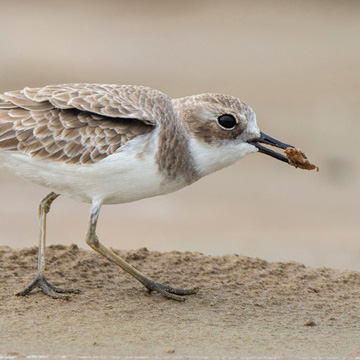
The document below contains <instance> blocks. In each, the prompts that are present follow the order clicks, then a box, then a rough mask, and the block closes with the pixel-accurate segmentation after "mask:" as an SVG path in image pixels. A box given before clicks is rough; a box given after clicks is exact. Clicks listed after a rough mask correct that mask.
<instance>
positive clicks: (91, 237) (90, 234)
mask: <svg viewBox="0 0 360 360" xmlns="http://www.w3.org/2000/svg"><path fill="white" fill-rule="evenodd" d="M99 212H100V206H93V208H92V209H91V217H90V222H89V227H88V231H87V234H86V243H87V244H88V245H89V246H90V247H91V248H93V249H94V250H95V251H97V252H98V253H100V254H101V255H103V256H105V257H106V258H107V259H108V260H110V261H111V262H113V263H115V264H116V265H118V266H120V267H121V268H122V269H123V270H125V271H126V272H128V273H129V274H130V275H132V276H133V277H134V278H135V279H136V280H138V281H140V282H141V283H142V284H143V285H144V286H145V287H146V288H147V289H148V290H149V292H152V291H156V292H158V293H159V294H161V295H163V296H165V297H167V298H170V299H173V300H177V301H184V300H185V299H184V298H183V297H181V296H178V295H192V294H196V293H197V291H198V289H197V288H193V289H175V288H172V287H170V286H167V285H162V284H160V283H157V282H155V281H153V280H151V279H149V278H147V277H146V276H145V275H144V274H142V273H141V272H140V271H138V270H136V269H135V268H134V267H133V266H131V265H130V264H129V263H127V262H126V261H125V260H123V259H122V258H121V257H119V256H117V255H116V254H115V253H114V252H113V251H111V250H110V249H108V248H106V247H105V246H104V245H102V244H101V243H100V241H99V239H98V237H97V235H96V224H97V220H98V217H99Z"/></svg>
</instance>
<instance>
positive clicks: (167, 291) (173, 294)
mask: <svg viewBox="0 0 360 360" xmlns="http://www.w3.org/2000/svg"><path fill="white" fill-rule="evenodd" d="M144 286H145V287H146V288H147V289H148V291H149V293H151V292H152V291H156V292H157V293H159V294H161V295H162V296H164V297H166V298H169V299H173V300H176V301H185V300H186V299H185V298H183V296H184V295H194V294H196V293H197V292H198V291H199V288H192V289H176V288H173V287H171V286H167V285H163V284H160V283H158V282H155V281H152V280H149V279H148V281H147V282H146V284H144Z"/></svg>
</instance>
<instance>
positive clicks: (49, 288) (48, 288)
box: [15, 274, 81, 300]
mask: <svg viewBox="0 0 360 360" xmlns="http://www.w3.org/2000/svg"><path fill="white" fill-rule="evenodd" d="M36 287H38V288H40V289H41V290H42V292H43V293H45V294H46V295H49V296H51V297H52V298H53V299H62V300H69V296H64V295H60V294H64V293H69V294H78V293H80V292H81V290H78V289H62V288H59V287H57V286H54V285H52V284H50V283H49V282H48V281H47V280H46V278H45V277H44V276H43V275H40V274H38V275H36V277H35V280H34V281H33V282H32V283H31V284H30V285H29V286H28V287H26V288H25V289H24V290H23V291H19V292H17V293H16V294H15V295H16V296H26V295H28V294H29V293H30V292H31V291H32V290H33V289H35V288H36Z"/></svg>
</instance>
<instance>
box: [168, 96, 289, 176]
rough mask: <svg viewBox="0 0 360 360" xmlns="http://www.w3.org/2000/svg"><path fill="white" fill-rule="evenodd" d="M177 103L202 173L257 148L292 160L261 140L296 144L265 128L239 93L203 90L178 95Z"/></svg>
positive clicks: (174, 101) (229, 163) (281, 146)
mask: <svg viewBox="0 0 360 360" xmlns="http://www.w3.org/2000/svg"><path fill="white" fill-rule="evenodd" d="M173 107H174V110H175V111H176V113H177V115H178V118H179V119H180V120H181V122H182V123H183V125H184V127H185V129H186V131H187V133H188V135H189V139H190V140H189V147H190V152H191V155H192V157H193V160H194V162H195V165H196V168H197V171H198V172H199V174H200V175H201V176H205V175H207V174H210V173H212V172H214V171H217V170H220V169H222V168H224V167H227V166H229V165H231V164H233V163H235V162H236V161H238V160H240V159H241V158H242V157H243V156H245V155H247V154H250V153H254V152H257V151H259V152H262V153H264V154H267V155H270V156H272V157H274V158H276V159H278V160H281V161H285V162H288V159H287V158H286V157H285V156H284V155H282V154H280V153H277V152H275V151H272V150H270V149H268V148H266V147H265V146H263V145H261V143H265V144H268V145H271V146H275V147H278V148H281V149H286V148H288V147H293V146H291V145H288V144H284V143H282V142H280V141H278V140H276V139H274V138H272V137H270V136H268V135H266V134H264V133H263V132H261V131H260V130H259V128H258V126H257V123H256V115H255V113H254V111H253V110H252V109H251V108H250V106H249V105H247V104H246V103H244V102H242V101H241V100H239V99H237V98H235V97H232V96H229V95H222V94H201V95H195V96H189V97H186V98H181V99H174V100H173Z"/></svg>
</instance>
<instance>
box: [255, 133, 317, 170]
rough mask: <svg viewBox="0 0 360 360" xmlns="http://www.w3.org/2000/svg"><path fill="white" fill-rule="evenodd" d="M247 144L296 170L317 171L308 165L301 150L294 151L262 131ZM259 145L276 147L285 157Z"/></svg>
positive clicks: (291, 147) (292, 147) (313, 166)
mask: <svg viewBox="0 0 360 360" xmlns="http://www.w3.org/2000/svg"><path fill="white" fill-rule="evenodd" d="M249 144H252V145H254V146H256V147H257V148H258V150H259V152H261V153H263V154H266V155H269V156H271V157H273V158H275V159H278V160H280V161H284V162H286V163H288V164H289V165H292V166H294V167H296V168H299V169H305V170H315V169H316V171H319V168H318V167H317V166H316V165H314V164H311V163H310V161H309V160H308V159H307V157H306V155H305V154H304V152H303V151H302V150H300V149H296V148H295V147H294V146H292V145H289V144H285V143H283V142H281V141H279V140H277V139H274V138H272V137H271V136H269V135H266V134H265V133H263V132H262V131H261V132H260V136H259V137H257V138H255V139H251V140H249ZM261 144H266V145H270V146H273V147H277V148H280V149H284V152H285V155H286V157H285V156H284V155H282V154H280V153H278V152H276V151H273V150H271V149H269V148H267V147H265V146H263V145H261Z"/></svg>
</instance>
